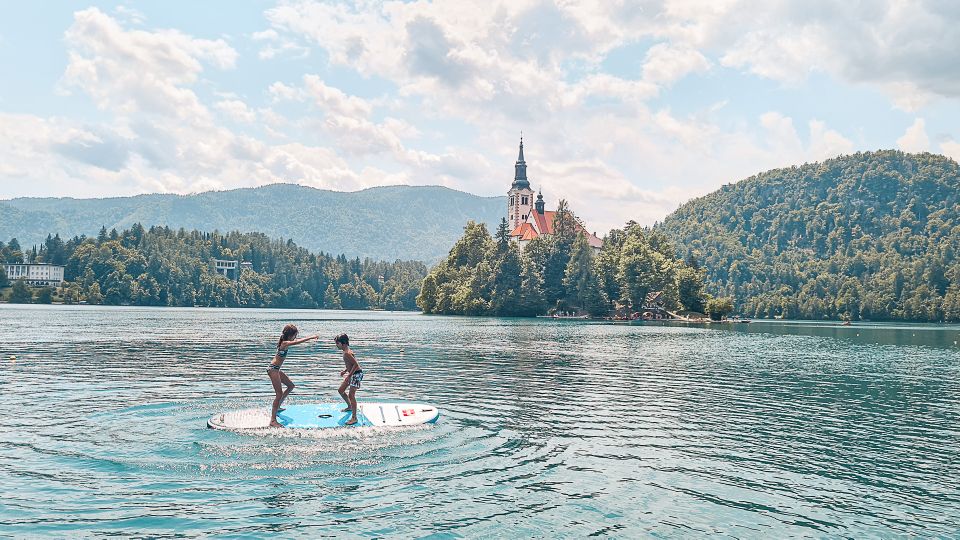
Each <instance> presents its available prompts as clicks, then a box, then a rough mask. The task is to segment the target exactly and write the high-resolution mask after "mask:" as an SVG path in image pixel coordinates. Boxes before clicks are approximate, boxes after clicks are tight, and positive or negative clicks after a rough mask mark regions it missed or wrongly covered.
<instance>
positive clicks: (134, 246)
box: [0, 224, 427, 310]
mask: <svg viewBox="0 0 960 540" xmlns="http://www.w3.org/2000/svg"><path fill="white" fill-rule="evenodd" d="M15 243H16V242H15V241H13V240H12V241H11V242H10V243H8V244H7V245H6V246H4V247H0V254H3V253H8V255H7V254H5V255H4V256H5V257H7V260H10V259H11V258H16V256H15V255H14V250H12V249H10V247H11V246H12V245H14V244H15ZM16 247H17V250H19V245H17V246H16ZM4 249H6V250H7V251H6V252H4ZM214 259H224V260H236V261H246V262H249V263H250V268H249V269H243V270H238V273H239V275H234V276H230V277H225V276H223V275H221V274H219V273H218V272H217V271H216V270H215V269H214V266H213V260H214ZM30 260H31V262H37V263H40V262H50V263H58V262H59V261H62V264H65V266H66V269H65V275H64V278H65V280H66V282H65V283H64V286H63V288H62V291H61V292H62V296H63V298H64V301H67V302H79V301H86V302H88V303H91V304H100V303H103V304H112V305H118V304H132V305H152V306H194V305H197V306H225V307H284V308H330V309H340V308H343V309H367V308H383V309H396V310H403V309H416V304H415V299H416V296H417V293H418V292H419V288H420V282H421V281H422V279H423V277H424V276H425V275H426V273H427V268H426V266H425V265H424V264H423V263H420V262H412V261H411V262H407V261H396V262H392V263H388V262H380V261H373V260H370V259H365V260H362V261H361V260H360V259H359V258H354V259H348V258H346V257H344V256H343V255H340V256H337V257H334V256H331V255H327V254H324V253H319V254H314V253H311V252H309V251H307V250H306V249H304V248H301V247H298V246H297V245H296V244H295V243H294V242H293V241H291V240H286V241H285V240H272V239H270V238H268V237H267V236H266V235H264V234H261V233H240V232H231V233H226V234H222V233H219V232H211V233H207V232H200V231H186V230H184V229H179V230H172V229H170V228H168V227H151V228H150V229H149V230H147V229H144V227H142V226H141V225H140V224H134V225H133V226H132V227H130V228H129V229H127V230H124V231H116V230H114V231H111V232H107V231H106V228H104V229H103V230H102V231H101V234H100V235H98V237H97V238H84V237H82V236H80V237H74V238H72V239H70V240H68V241H66V242H63V241H61V240H60V238H59V236H52V237H51V236H48V239H47V242H45V243H44V244H43V245H41V246H40V247H39V249H34V250H32V251H31V253H30ZM21 284H22V283H21ZM41 293H42V291H41ZM21 296H22V294H21ZM18 298H19V297H18ZM38 298H39V299H40V300H42V301H47V300H48V296H47V295H46V294H45V293H42V296H39V297H38Z"/></svg>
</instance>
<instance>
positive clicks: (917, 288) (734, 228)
mask: <svg viewBox="0 0 960 540" xmlns="http://www.w3.org/2000/svg"><path fill="white" fill-rule="evenodd" d="M958 203H960V167H958V165H957V163H956V162H955V161H953V160H950V159H948V158H945V157H943V156H938V155H932V154H926V153H925V154H905V153H903V152H898V151H879V152H868V153H858V154H854V155H850V156H843V157H839V158H836V159H832V160H829V161H826V162H824V163H814V164H806V165H803V166H799V167H791V168H788V169H777V170H773V171H769V172H766V173H763V174H760V175H757V176H754V177H751V178H748V179H746V180H743V181H741V182H737V183H736V184H732V185H727V186H724V187H723V188H721V189H720V190H718V191H716V192H714V193H711V194H710V195H707V196H705V197H702V198H699V199H695V200H692V201H690V202H688V203H687V204H685V205H683V206H682V207H680V208H679V209H678V210H677V211H676V212H674V213H673V214H671V215H670V216H668V217H667V218H666V219H665V220H664V222H663V223H662V224H660V225H658V229H659V230H660V231H661V232H663V233H665V234H666V235H667V236H668V237H670V238H672V239H673V240H674V241H675V242H676V244H677V245H678V247H679V248H680V249H681V250H682V251H683V255H684V256H686V257H689V256H690V255H693V256H694V257H695V258H696V259H697V260H698V261H699V263H700V264H702V265H703V266H704V267H705V268H706V270H707V276H708V281H709V282H711V283H712V287H713V291H712V292H714V293H718V294H724V295H732V296H734V297H735V298H736V299H737V302H738V304H739V306H738V307H739V308H740V309H741V310H742V312H743V313H744V314H745V315H749V316H766V317H771V316H784V317H788V318H794V317H801V318H816V319H820V318H838V317H840V318H845V317H849V318H853V319H858V318H866V319H874V320H889V319H899V320H920V321H941V320H950V321H956V320H960V263H958V261H957V258H956V257H957V253H958V250H960V207H958Z"/></svg>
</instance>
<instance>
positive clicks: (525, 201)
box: [520, 195, 527, 204]
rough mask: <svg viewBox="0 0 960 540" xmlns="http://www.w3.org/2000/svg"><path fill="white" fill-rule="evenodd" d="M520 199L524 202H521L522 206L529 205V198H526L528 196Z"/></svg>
mask: <svg viewBox="0 0 960 540" xmlns="http://www.w3.org/2000/svg"><path fill="white" fill-rule="evenodd" d="M520 199H521V200H522V201H523V202H521V203H520V204H527V196H526V195H524V196H523V197H521V198H520Z"/></svg>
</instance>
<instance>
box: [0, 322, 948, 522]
mask: <svg viewBox="0 0 960 540" xmlns="http://www.w3.org/2000/svg"><path fill="white" fill-rule="evenodd" d="M286 322H294V323H296V324H298V325H299V326H300V327H301V329H302V331H303V332H309V333H314V332H319V333H320V334H321V335H323V336H325V337H327V338H330V339H327V340H326V341H324V342H322V343H321V346H314V345H310V346H307V347H303V348H300V349H298V350H295V351H294V352H292V353H291V354H290V358H289V360H288V361H287V364H286V365H285V367H286V368H287V372H288V373H289V374H290V376H291V377H292V378H293V380H294V381H295V382H296V383H297V384H298V387H297V390H296V391H295V393H294V395H293V397H292V398H291V399H292V402H294V403H297V402H300V403H306V402H311V401H330V400H332V399H334V398H335V397H336V390H335V389H336V386H337V384H338V382H339V379H338V378H337V372H338V371H339V370H340V369H341V367H340V366H341V364H340V360H339V358H338V356H337V355H336V354H335V351H334V349H333V347H332V346H331V345H330V341H332V337H333V336H334V335H336V334H337V333H340V332H347V333H349V334H350V335H351V337H352V339H353V340H354V342H355V349H356V351H357V353H358V357H359V358H360V361H361V362H362V363H363V366H364V368H365V370H366V371H367V376H366V377H365V378H364V383H363V384H364V388H363V390H362V391H361V393H360V397H361V400H362V399H369V400H409V401H412V400H417V401H426V402H430V403H434V404H437V405H439V406H440V407H441V408H442V410H443V416H441V418H440V421H439V423H438V424H437V425H435V426H427V427H422V428H412V429H401V430H396V429H394V430H389V429H381V430H376V429H373V428H362V429H353V430H338V431H333V432H321V433H295V432H289V431H287V432H278V433H275V434H273V435H270V436H252V435H238V434H234V433H225V432H218V431H214V430H209V429H206V427H205V422H206V419H207V418H209V417H210V416H211V415H213V414H215V413H217V412H221V411H224V410H232V409H239V408H246V407H252V406H260V405H263V406H267V405H268V404H269V402H270V400H271V399H272V390H271V388H270V384H269V382H268V380H267V378H266V375H265V373H264V367H265V365H266V363H267V362H268V360H269V358H270V354H271V349H272V348H273V346H274V343H275V340H276V338H277V335H278V334H279V331H280V328H281V327H282V326H283V324H284V323H286ZM957 340H960V327H957V326H928V325H917V326H911V325H856V326H852V327H841V326H839V325H836V324H831V325H827V324H810V323H790V322H781V321H776V322H755V323H753V324H749V325H731V326H725V327H719V326H713V327H693V326H667V325H660V324H649V325H646V326H644V325H611V324H583V323H579V322H572V321H551V320H505V319H467V318H452V317H451V318H446V317H426V316H422V315H417V314H409V313H402V314H396V313H384V312H362V313H361V312H324V311H271V310H226V309H210V310H207V309H139V308H97V307H85V306H77V307H57V306H53V307H49V306H11V305H5V306H0V354H2V356H0V366H2V367H0V388H2V392H0V406H2V410H3V411H4V412H5V415H4V416H3V419H2V420H0V492H2V493H3V496H2V498H0V534H8V535H11V536H15V537H20V536H33V535H41V536H43V535H46V536H57V537H77V536H107V535H120V536H124V535H141V536H207V535H218V536H221V537H264V536H267V535H280V536H282V537H289V536H300V537H309V538H315V537H321V536H358V537H371V536H401V537H411V536H430V535H435V536H437V537H456V536H462V537H519V536H539V537H544V536H548V537H585V536H588V535H608V536H613V537H651V536H652V537H672V538H676V537H681V538H689V537H705V536H718V535H723V536H730V537H740V538H771V537H787V536H792V537H804V536H810V537H847V536H856V537H864V536H874V537H897V536H904V537H906V536H941V537H956V536H958V535H960V487H958V486H960V459H958V451H960V427H958V426H960V405H958V397H960V347H958V346H957V345H956V341H957ZM10 355H16V357H17V358H16V360H15V361H11V360H10V359H9V356H10Z"/></svg>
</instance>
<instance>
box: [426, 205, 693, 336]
mask: <svg viewBox="0 0 960 540" xmlns="http://www.w3.org/2000/svg"><path fill="white" fill-rule="evenodd" d="M554 231H556V234H553V235H541V236H539V237H537V238H535V239H533V240H531V241H530V242H529V243H528V244H527V245H526V246H525V247H524V249H523V250H522V251H521V249H520V248H519V246H518V245H517V244H516V243H513V242H511V241H509V234H508V231H507V224H506V221H505V220H504V221H502V222H501V224H500V227H499V228H498V230H497V232H496V234H495V237H491V236H490V234H489V232H488V231H487V228H486V226H485V225H483V224H477V223H474V222H470V223H468V224H467V226H466V227H465V228H464V233H463V236H462V237H461V238H460V239H459V240H458V241H457V242H456V243H455V244H454V246H453V247H452V248H451V249H450V253H449V255H448V256H447V258H446V259H445V260H443V261H441V262H440V264H438V265H437V266H435V267H434V268H433V269H432V270H431V271H430V273H429V274H428V275H427V276H426V278H424V280H423V284H422V287H421V290H420V295H419V296H418V297H417V305H419V306H420V308H421V309H422V310H423V311H424V312H425V313H441V314H461V315H501V316H526V317H529V316H534V315H540V314H543V313H545V312H548V311H553V310H556V311H572V312H577V313H589V314H593V315H604V314H609V313H611V312H613V311H615V310H639V309H641V307H642V306H643V303H644V301H645V299H646V295H647V293H648V292H652V291H658V292H663V293H664V294H663V299H664V302H665V307H666V308H667V309H676V310H681V309H689V310H698V311H699V310H702V309H703V307H704V306H705V304H706V301H707V296H706V293H705V288H704V272H703V270H701V269H698V268H692V267H690V266H688V265H687V264H686V263H685V262H683V261H682V260H680V259H678V258H677V256H676V254H675V248H674V247H673V246H672V245H671V244H670V242H669V241H667V239H666V237H665V236H663V235H662V234H660V233H658V232H655V231H651V230H649V229H646V228H644V227H641V226H639V225H637V224H636V223H630V224H628V226H627V227H625V228H624V229H618V230H613V231H611V232H610V234H609V235H608V236H607V238H606V240H605V241H604V243H603V248H602V249H601V251H600V253H599V254H596V255H594V253H593V250H592V248H591V247H590V245H589V243H588V242H587V238H586V237H585V236H584V234H583V233H582V232H579V229H578V228H577V225H576V218H575V217H574V215H573V213H572V212H571V211H570V210H569V208H568V207H567V204H566V202H564V201H561V204H560V206H559V209H558V210H557V213H556V214H555V223H554Z"/></svg>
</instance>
